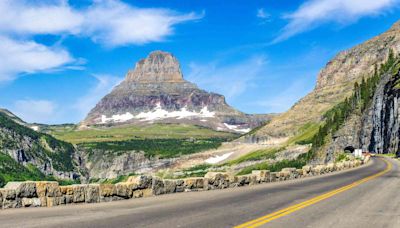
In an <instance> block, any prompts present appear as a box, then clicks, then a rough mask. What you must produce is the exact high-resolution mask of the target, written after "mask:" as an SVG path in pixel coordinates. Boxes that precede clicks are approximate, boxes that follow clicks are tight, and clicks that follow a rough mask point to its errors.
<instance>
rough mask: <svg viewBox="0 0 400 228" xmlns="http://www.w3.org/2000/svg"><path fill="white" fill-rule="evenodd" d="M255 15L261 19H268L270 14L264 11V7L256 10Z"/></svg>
mask: <svg viewBox="0 0 400 228" xmlns="http://www.w3.org/2000/svg"><path fill="white" fill-rule="evenodd" d="M257 17H258V18H261V19H263V20H270V18H271V14H269V13H267V12H265V9H264V8H260V9H258V10H257Z"/></svg>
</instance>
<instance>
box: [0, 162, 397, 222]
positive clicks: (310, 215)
mask: <svg viewBox="0 0 400 228" xmlns="http://www.w3.org/2000/svg"><path fill="white" fill-rule="evenodd" d="M386 161H387V162H385V161H383V159H378V158H374V159H373V160H372V162H370V163H369V164H368V165H365V166H362V167H359V168H356V169H352V170H347V171H343V172H337V173H331V174H327V175H323V176H318V177H310V178H304V179H299V180H291V181H286V182H279V183H267V184H261V185H256V186H249V187H242V188H233V189H225V190H215V191H205V192H188V193H179V194H170V195H163V196H157V197H150V198H141V199H132V200H125V201H117V202H110V203H100V204H82V205H68V206H59V207H54V208H24V209H10V210H3V211H0V227H96V228H97V227H112V228H119V227H162V228H168V227H196V228H197V227H235V226H239V227H285V228H286V227H324V228H325V227H363V228H368V227H396V228H398V227H400V178H399V168H398V165H399V162H398V161H395V160H389V159H386ZM389 163H390V164H389ZM293 205H294V206H293Z"/></svg>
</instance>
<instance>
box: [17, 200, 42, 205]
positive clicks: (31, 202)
mask: <svg viewBox="0 0 400 228" xmlns="http://www.w3.org/2000/svg"><path fill="white" fill-rule="evenodd" d="M21 206H22V207H40V206H42V201H41V200H40V199H39V198H22V199H21Z"/></svg>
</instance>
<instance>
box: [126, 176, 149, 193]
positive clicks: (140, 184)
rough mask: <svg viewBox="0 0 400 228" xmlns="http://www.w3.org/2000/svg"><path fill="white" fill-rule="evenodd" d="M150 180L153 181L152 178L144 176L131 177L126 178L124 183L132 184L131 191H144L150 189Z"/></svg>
mask: <svg viewBox="0 0 400 228" xmlns="http://www.w3.org/2000/svg"><path fill="white" fill-rule="evenodd" d="M152 179H153V177H152V176H145V175H140V176H131V177H129V178H128V180H127V181H126V182H128V183H132V184H133V190H135V189H145V188H151V184H152Z"/></svg>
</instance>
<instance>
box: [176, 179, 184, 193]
mask: <svg viewBox="0 0 400 228" xmlns="http://www.w3.org/2000/svg"><path fill="white" fill-rule="evenodd" d="M175 185H176V187H175V192H183V191H185V182H184V181H183V180H182V179H178V180H175Z"/></svg>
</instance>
